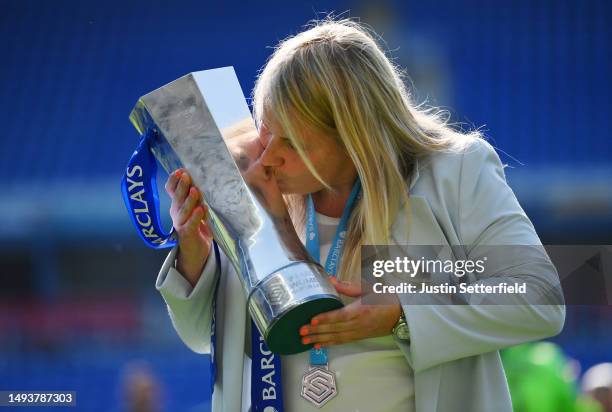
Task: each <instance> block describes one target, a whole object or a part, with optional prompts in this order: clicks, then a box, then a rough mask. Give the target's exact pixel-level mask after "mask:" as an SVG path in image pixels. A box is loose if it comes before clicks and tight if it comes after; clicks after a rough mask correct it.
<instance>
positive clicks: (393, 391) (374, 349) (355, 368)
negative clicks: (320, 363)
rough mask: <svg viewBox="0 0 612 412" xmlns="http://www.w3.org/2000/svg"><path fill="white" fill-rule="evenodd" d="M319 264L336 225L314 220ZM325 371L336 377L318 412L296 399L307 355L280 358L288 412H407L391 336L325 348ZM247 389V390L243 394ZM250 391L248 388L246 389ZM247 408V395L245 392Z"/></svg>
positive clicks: (403, 372)
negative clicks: (330, 394) (331, 393)
mask: <svg viewBox="0 0 612 412" xmlns="http://www.w3.org/2000/svg"><path fill="white" fill-rule="evenodd" d="M316 218H317V225H318V229H319V242H320V248H321V262H323V263H324V262H325V260H326V259H327V255H328V253H329V250H330V248H331V243H332V241H333V238H334V235H335V234H336V229H337V226H338V223H339V222H340V219H338V218H332V217H328V216H324V215H321V214H319V213H317V214H316ZM327 353H328V359H329V369H330V370H332V371H334V372H335V374H336V387H337V388H338V394H337V395H336V396H335V397H334V398H333V399H331V400H330V401H329V402H327V403H326V404H325V405H324V406H323V407H322V408H317V407H315V406H314V405H313V404H311V403H310V402H308V401H307V400H305V399H304V398H302V396H301V395H300V392H301V386H302V376H303V375H304V372H305V371H307V370H308V369H309V365H310V354H309V352H303V353H299V354H296V355H286V356H281V365H282V367H281V369H282V383H283V389H282V390H283V400H284V406H285V410H286V411H289V412H319V411H342V412H351V411H354V412H370V411H377V412H399V411H402V412H413V411H414V410H415V406H414V374H413V371H412V369H411V368H410V366H409V365H408V362H406V358H405V357H404V355H403V354H402V352H401V351H400V349H399V348H398V346H397V344H396V343H395V341H394V339H393V337H392V336H391V335H387V336H383V337H379V338H371V339H364V340H360V341H357V342H353V343H348V344H344V345H334V346H331V347H328V348H327ZM248 366H249V367H245V376H244V380H243V382H244V383H245V386H250V380H251V377H250V365H248ZM245 389H247V388H245ZM249 389H250V388H249ZM243 396H245V397H246V396H249V398H247V399H244V398H243V401H246V402H243V405H244V404H245V403H250V390H245V391H244V392H243Z"/></svg>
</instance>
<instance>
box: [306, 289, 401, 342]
mask: <svg viewBox="0 0 612 412" xmlns="http://www.w3.org/2000/svg"><path fill="white" fill-rule="evenodd" d="M330 281H331V282H332V284H333V285H334V287H335V288H336V290H337V291H338V293H340V294H342V295H345V296H351V297H360V296H362V291H361V286H360V285H359V284H358V283H357V284H354V283H346V282H340V281H338V280H336V279H335V278H333V277H332V278H330ZM401 311H402V308H401V305H400V304H399V300H398V301H396V303H394V304H390V305H362V304H361V299H356V300H355V301H354V302H352V303H351V304H349V305H346V306H345V307H343V308H341V309H337V310H333V311H330V312H325V313H321V314H319V315H317V316H314V317H313V318H312V320H311V321H310V324H309V325H304V326H302V327H301V328H300V335H301V336H302V343H304V344H305V345H308V344H311V343H314V344H315V348H316V349H319V348H321V347H326V346H331V345H339V344H343V343H349V342H354V341H357V340H361V339H368V338H375V337H378V336H385V335H389V334H390V333H391V330H392V329H393V327H394V326H395V324H396V323H397V321H398V320H399V317H400V314H401Z"/></svg>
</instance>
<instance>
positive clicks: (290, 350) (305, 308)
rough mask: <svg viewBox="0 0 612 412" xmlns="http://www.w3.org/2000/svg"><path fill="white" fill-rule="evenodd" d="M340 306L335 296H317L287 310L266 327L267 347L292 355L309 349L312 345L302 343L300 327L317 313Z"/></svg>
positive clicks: (281, 353) (282, 353) (276, 351)
mask: <svg viewBox="0 0 612 412" xmlns="http://www.w3.org/2000/svg"><path fill="white" fill-rule="evenodd" d="M342 306H343V304H342V302H341V301H340V300H339V299H338V298H337V297H336V296H319V297H317V298H316V299H315V300H311V301H308V302H304V303H302V304H301V305H299V306H297V307H295V308H293V309H291V310H289V311H288V312H287V313H285V314H283V315H282V316H281V317H280V318H279V319H277V321H276V322H275V323H274V324H272V325H271V326H270V327H269V328H268V334H267V335H266V336H265V337H264V339H265V340H266V343H267V344H268V348H270V350H271V351H272V352H274V353H278V354H280V355H292V354H295V353H300V352H304V351H307V350H309V349H310V348H312V347H313V346H314V345H313V344H309V345H304V344H303V343H302V337H301V336H300V328H301V327H302V326H304V325H307V324H309V323H310V320H311V319H312V318H313V317H314V316H316V315H318V314H319V313H323V312H329V311H330V310H336V309H340V308H341V307H342Z"/></svg>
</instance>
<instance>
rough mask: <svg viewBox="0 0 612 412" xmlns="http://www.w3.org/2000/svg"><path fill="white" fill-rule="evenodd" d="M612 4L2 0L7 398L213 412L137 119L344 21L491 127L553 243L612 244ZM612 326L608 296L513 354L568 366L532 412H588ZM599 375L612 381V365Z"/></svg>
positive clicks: (243, 75)
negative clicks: (209, 79)
mask: <svg viewBox="0 0 612 412" xmlns="http://www.w3.org/2000/svg"><path fill="white" fill-rule="evenodd" d="M611 11H612V4H611V3H609V2H606V1H603V0H599V1H598V0H586V1H565V0H561V1H549V0H535V1H534V0H515V1H478V0H465V1H453V0H438V1H436V2H416V1H412V0H410V1H385V0H378V1H375V2H366V1H363V2H359V1H357V2H350V1H337V2H320V1H319V2H317V1H304V2H301V3H296V4H292V5H291V7H288V6H287V2H285V1H260V2H248V1H246V2H245V1H232V0H229V1H225V2H223V3H222V2H214V4H213V2H204V1H175V2H163V1H127V2H125V1H117V0H107V1H105V2H93V1H78V0H70V1H67V0H56V1H44V0H40V1H33V0H1V1H0V56H2V60H3V61H4V63H0V125H1V126H2V129H3V130H2V133H1V134H0V245H1V247H0V281H1V287H0V390H73V391H76V392H77V405H78V407H77V408H76V409H77V410H84V411H128V410H140V411H145V410H150V411H207V410H209V397H210V389H209V376H208V375H209V364H208V358H207V357H206V356H201V355H196V354H194V353H192V352H190V351H189V350H188V349H187V348H186V347H185V346H184V345H183V344H182V343H181V342H180V340H179V338H178V336H177V335H176V334H175V332H174V330H173V328H172V325H171V324H170V321H169V319H168V316H167V312H166V308H165V305H164V303H163V300H162V298H161V296H160V295H159V294H158V293H157V292H156V290H155V287H154V282H155V278H156V276H157V272H158V270H159V268H160V266H161V262H162V260H163V259H164V257H165V255H166V253H165V252H164V251H153V250H150V249H148V248H146V246H145V245H144V244H143V242H142V241H141V240H140V239H139V238H138V236H137V234H136V231H135V229H134V228H133V226H132V223H131V221H130V219H129V217H128V214H127V212H126V210H125V207H124V205H123V201H122V198H121V194H120V179H121V176H122V174H123V170H124V167H125V165H126V163H127V161H128V159H129V157H130V155H131V153H132V151H133V150H134V149H135V147H136V144H137V142H138V134H137V133H136V131H135V130H134V129H133V127H132V126H131V124H130V123H129V121H128V114H129V112H130V110H131V109H132V107H133V105H134V104H135V103H136V101H137V99H138V98H139V97H140V96H141V95H143V94H146V93H147V92H149V91H151V90H153V89H155V88H157V87H159V86H161V85H163V84H165V83H167V82H169V81H171V80H174V79H176V78H178V77H180V76H182V75H185V74H187V73H189V72H192V71H197V70H203V69H208V68H215V67H221V66H234V68H235V69H236V72H237V74H238V77H239V79H240V82H241V84H242V87H243V90H244V93H245V95H247V96H248V95H249V94H250V91H251V89H252V87H253V83H254V80H255V78H256V75H257V72H258V70H259V69H260V68H261V67H262V66H263V65H264V63H265V61H266V58H267V57H268V56H269V54H270V53H271V51H272V49H271V47H273V46H274V45H275V44H276V43H277V42H278V41H279V40H281V39H283V38H284V37H286V36H288V35H290V34H295V33H296V32H298V31H300V29H301V27H302V26H303V25H304V24H305V23H306V22H307V21H308V20H310V19H313V18H317V17H323V16H325V15H326V13H328V12H335V14H337V15H338V14H341V15H342V16H344V17H359V18H361V20H362V21H363V22H365V23H367V24H369V25H370V26H372V27H373V28H374V29H375V30H376V31H377V32H378V33H379V34H380V35H382V37H383V38H384V39H385V41H386V47H387V49H388V50H389V54H390V55H391V56H392V57H393V58H394V60H395V62H396V63H397V64H399V65H401V66H403V67H405V68H406V69H407V73H408V74H409V76H410V80H411V82H412V86H411V87H412V91H413V94H414V96H415V100H416V101H418V102H421V101H426V102H427V103H428V104H432V105H436V106H441V107H443V108H445V109H447V110H448V111H449V112H450V115H451V119H452V120H453V121H454V122H458V123H460V124H461V126H462V127H463V128H464V129H471V128H479V129H480V130H482V131H484V132H485V134H486V135H487V136H488V138H489V141H490V142H491V143H492V144H493V145H494V146H495V147H496V148H497V149H498V151H499V153H500V156H501V157H502V160H503V161H504V162H505V163H508V165H509V167H508V168H507V169H506V174H507V179H508V181H509V183H510V185H511V186H512V187H513V189H514V190H515V192H516V194H517V197H518V198H519V201H520V202H521V204H522V205H523V207H524V208H525V210H526V212H527V213H528V215H529V216H530V218H531V219H532V220H533V222H534V224H535V227H536V230H537V231H538V233H539V235H540V237H541V239H542V241H543V242H544V243H548V244H612V161H611V158H612V144H611V143H610V132H609V130H608V127H609V117H608V116H609V115H610V109H611V105H610V97H609V95H610V92H611V91H612V90H611V87H610V86H611V81H610V74H611V71H612V70H611V69H612V62H611V53H610V51H611V48H610V42H611V41H610V40H611V38H612V36H611V34H612V30H611V29H610V25H609V22H610V20H611V19H610V18H611V17H612V15H611V14H612V13H611ZM165 178H166V177H165V176H160V180H159V182H160V190H161V192H163V185H162V182H164V181H165ZM161 198H162V210H163V211H166V210H167V208H168V201H167V199H166V195H165V193H163V194H162V195H161ZM166 223H167V226H166V227H168V226H169V219H166ZM611 325H612V311H611V307H610V306H599V307H597V306H571V307H568V315H567V322H566V326H565V329H564V331H563V333H562V334H561V335H560V336H558V337H555V338H554V339H551V340H550V342H551V343H544V344H541V345H544V346H541V345H539V346H537V345H536V346H535V347H534V346H531V347H529V348H527V349H525V350H522V351H520V350H519V351H517V352H516V353H514V354H512V355H511V356H510V357H511V358H512V357H514V358H515V359H519V360H514V361H512V360H511V361H508V360H507V357H508V355H505V357H506V359H505V360H506V362H510V364H507V370H508V374H509V379H510V381H511V385H513V384H512V382H513V381H514V382H516V381H517V379H518V381H521V375H520V374H519V375H518V378H517V375H516V371H517V370H518V371H519V372H520V371H521V370H523V371H525V370H530V369H528V368H526V367H524V368H523V367H518V368H517V367H515V366H516V365H523V364H522V363H521V362H530V365H532V366H533V365H535V366H533V367H539V366H542V365H544V364H546V365H549V366H550V365H552V364H554V365H555V367H552V366H551V367H550V368H548V370H549V371H550V373H551V374H552V375H554V376H556V377H557V378H555V379H557V380H559V379H560V380H561V381H562V383H563V385H565V386H564V388H565V389H563V391H564V395H563V396H564V401H563V402H565V403H564V405H570V406H567V408H570V407H571V408H572V409H562V408H561V407H560V406H554V405H555V404H554V402H553V407H552V409H546V408H544V406H540V407H539V408H536V409H533V407H529V406H522V405H523V404H525V405H526V403H525V402H523V399H525V398H529V395H524V396H523V395H522V393H523V392H521V389H520V388H519V389H515V388H514V385H513V398H514V399H515V408H516V410H523V411H527V410H529V411H531V410H534V411H537V410H542V411H543V410H547V411H548V410H551V411H560V410H578V409H575V407H574V406H573V405H574V402H575V398H576V397H577V396H579V397H580V396H581V395H580V392H581V386H580V380H581V379H582V378H583V377H584V372H585V371H586V370H587V369H588V368H590V367H592V366H593V365H596V364H598V363H602V362H612V327H611ZM538 365H539V366H538ZM559 365H561V366H559ZM602 370H603V372H602ZM595 375H596V376H595V377H594V378H593V379H591V381H594V382H596V384H595V387H597V388H598V386H597V385H599V384H598V383H597V382H600V381H603V382H604V384H603V385H604V386H605V382H607V381H606V379H609V380H610V385H612V378H610V375H612V372H609V371H608V372H606V370H605V368H604V369H601V368H600V369H599V372H598V373H597V374H595ZM523 376H524V375H523ZM529 376H532V377H533V376H540V375H536V374H535V372H533V373H532V374H531V375H529ZM602 377H603V378H602ZM591 381H589V382H591ZM539 382H542V381H539ZM538 385H539V384H538V382H535V383H533V385H532V386H531V387H532V388H537V387H538ZM557 386H559V385H557ZM592 386H593V385H590V386H589V385H586V386H585V388H586V389H593V388H591V387H592ZM600 386H601V385H600ZM593 390H595V389H593ZM597 390H599V389H597ZM527 392H529V391H527ZM532 392H533V390H532ZM538 392H547V391H545V390H542V387H540V390H539V391H538ZM548 392H550V391H548ZM600 392H601V391H600ZM551 393H552V392H551ZM555 393H556V392H555ZM593 393H594V392H593ZM600 394H601V393H600ZM602 396H603V397H605V396H607V395H605V394H604V395H602ZM519 398H520V402H519ZM610 399H612V395H610ZM521 402H522V403H521ZM533 402H536V404H538V402H540V403H539V405H544V403H542V402H543V401H542V400H537V399H536V400H535V401H533ZM533 402H532V403H531V404H533ZM519 403H520V405H519ZM584 404H585V403H584V402H583V406H584ZM587 404H589V405H591V406H592V407H593V408H594V409H580V410H592V411H597V410H602V409H601V408H599V407H598V406H597V405H596V404H590V403H588V402H587ZM611 404H612V401H611ZM147 405H149V406H148V407H147ZM597 408H599V409H597ZM611 408H612V407H611ZM60 409H61V408H60ZM70 410H74V409H70Z"/></svg>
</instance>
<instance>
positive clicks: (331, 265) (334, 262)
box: [306, 178, 361, 366]
mask: <svg viewBox="0 0 612 412" xmlns="http://www.w3.org/2000/svg"><path fill="white" fill-rule="evenodd" d="M360 190H361V181H360V180H359V178H358V179H357V181H355V184H354V185H353V189H352V190H351V194H350V195H349V198H348V201H347V202H346V205H345V206H344V211H343V212H342V217H341V218H340V223H338V228H337V229H336V235H335V236H334V240H333V241H332V245H331V248H330V249H329V254H328V255H327V260H326V262H325V271H326V272H327V273H329V274H330V275H332V276H336V273H337V271H338V264H339V260H340V256H341V255H342V249H343V247H344V242H345V240H346V230H347V227H348V221H349V218H350V216H351V212H352V211H353V206H354V204H355V201H356V200H357V196H358V195H359V191H360ZM306 250H307V251H308V253H309V254H310V256H311V257H312V258H313V260H315V261H317V262H320V261H321V252H320V245H319V229H318V227H317V220H316V216H315V208H314V202H313V201H312V196H308V204H307V208H306ZM327 363H328V359H327V349H325V348H321V349H314V348H313V349H311V350H310V365H311V366H325V365H327Z"/></svg>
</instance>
